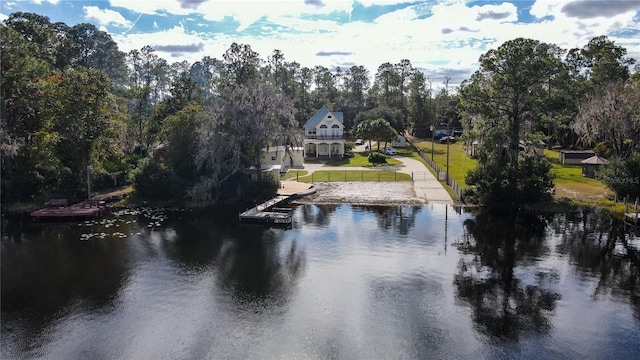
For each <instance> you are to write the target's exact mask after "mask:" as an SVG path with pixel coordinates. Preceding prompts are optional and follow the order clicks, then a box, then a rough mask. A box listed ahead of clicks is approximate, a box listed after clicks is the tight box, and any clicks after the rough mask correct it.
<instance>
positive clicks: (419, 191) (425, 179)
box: [304, 155, 453, 204]
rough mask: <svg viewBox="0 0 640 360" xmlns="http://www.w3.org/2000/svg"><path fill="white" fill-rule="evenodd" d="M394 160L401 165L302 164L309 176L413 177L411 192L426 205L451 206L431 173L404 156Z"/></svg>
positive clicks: (451, 202) (450, 202)
mask: <svg viewBox="0 0 640 360" xmlns="http://www.w3.org/2000/svg"><path fill="white" fill-rule="evenodd" d="M394 158H395V159H397V160H400V161H402V164H401V165H389V166H378V167H375V168H367V167H360V166H325V165H324V164H304V169H305V170H307V171H308V172H309V175H310V174H311V173H313V172H314V171H319V170H342V171H345V170H357V171H377V170H388V171H397V172H401V173H405V174H409V175H412V174H413V175H414V177H413V190H414V191H415V193H416V196H417V197H419V198H422V199H425V200H426V201H427V202H428V203H432V204H433V203H436V204H453V200H452V199H451V196H449V193H448V192H447V190H445V189H444V187H443V186H442V184H440V182H439V181H438V180H437V179H436V178H435V176H433V174H432V173H431V171H429V169H427V168H426V167H425V166H424V165H423V164H422V163H421V162H420V161H418V160H415V159H412V158H408V157H405V156H399V155H396V156H394Z"/></svg>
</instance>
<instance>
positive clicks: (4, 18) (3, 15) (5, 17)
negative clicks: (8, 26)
mask: <svg viewBox="0 0 640 360" xmlns="http://www.w3.org/2000/svg"><path fill="white" fill-rule="evenodd" d="M8 18H9V16H8V15H5V14H3V13H0V22H2V21H5V20H7V19H8Z"/></svg>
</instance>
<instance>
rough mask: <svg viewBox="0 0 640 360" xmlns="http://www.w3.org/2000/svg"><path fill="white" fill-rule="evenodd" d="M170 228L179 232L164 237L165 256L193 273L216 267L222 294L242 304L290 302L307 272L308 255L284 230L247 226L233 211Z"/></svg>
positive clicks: (192, 218)
mask: <svg viewBox="0 0 640 360" xmlns="http://www.w3.org/2000/svg"><path fill="white" fill-rule="evenodd" d="M318 216H320V215H318ZM167 227H168V228H170V229H172V230H173V231H174V233H173V234H172V233H171V232H168V231H167V232H164V233H162V234H160V236H161V238H162V244H163V251H164V253H165V254H166V255H167V256H168V257H169V258H170V259H172V260H174V263H175V264H176V265H177V266H179V267H181V268H183V269H185V270H187V271H189V272H193V271H194V270H195V271H197V272H201V271H210V270H211V269H213V271H214V272H215V274H216V276H217V277H218V279H219V280H220V281H219V282H218V284H219V285H220V286H221V287H222V290H224V292H226V293H230V294H232V295H233V297H234V298H235V299H236V300H237V301H240V302H254V303H255V302H262V301H263V300H269V301H275V302H280V303H281V302H283V301H286V300H288V298H289V296H290V291H291V290H292V289H293V288H295V285H296V283H297V281H298V279H299V277H300V275H301V274H302V272H303V269H304V264H305V253H304V252H303V251H302V250H300V249H299V248H298V245H297V242H296V241H291V242H287V241H285V240H284V239H283V237H284V230H281V229H266V228H264V227H262V226H242V227H241V226H239V224H238V222H237V217H236V216H233V218H232V217H230V216H229V212H225V211H222V213H219V212H217V211H211V212H208V213H205V214H197V215H192V216H188V217H185V218H184V219H181V220H179V221H175V220H171V221H169V222H168V223H167ZM273 304H275V303H273ZM273 304H272V305H273Z"/></svg>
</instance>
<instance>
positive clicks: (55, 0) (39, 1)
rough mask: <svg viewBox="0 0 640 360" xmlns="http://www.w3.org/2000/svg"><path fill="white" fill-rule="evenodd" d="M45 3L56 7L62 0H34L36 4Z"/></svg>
mask: <svg viewBox="0 0 640 360" xmlns="http://www.w3.org/2000/svg"><path fill="white" fill-rule="evenodd" d="M43 1H44V2H48V3H50V4H54V5H55V4H57V3H58V2H60V0H33V2H34V3H36V4H42V2H43Z"/></svg>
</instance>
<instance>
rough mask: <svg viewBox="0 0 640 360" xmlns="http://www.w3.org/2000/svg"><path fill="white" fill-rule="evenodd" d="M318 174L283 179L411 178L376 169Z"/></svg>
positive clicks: (338, 180) (310, 180)
mask: <svg viewBox="0 0 640 360" xmlns="http://www.w3.org/2000/svg"><path fill="white" fill-rule="evenodd" d="M325 171H326V172H325ZM319 172H320V173H319V174H316V172H312V173H311V174H310V175H299V174H296V175H295V177H294V176H291V177H287V178H284V179H283V180H292V181H293V180H295V181H296V182H301V181H300V179H301V178H305V180H302V181H304V182H311V183H316V182H360V181H411V180H412V179H406V178H405V179H402V176H399V175H404V176H405V177H406V174H404V173H401V172H399V171H376V170H319Z"/></svg>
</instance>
